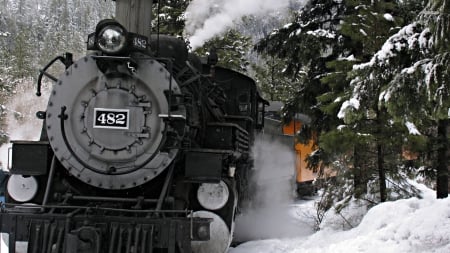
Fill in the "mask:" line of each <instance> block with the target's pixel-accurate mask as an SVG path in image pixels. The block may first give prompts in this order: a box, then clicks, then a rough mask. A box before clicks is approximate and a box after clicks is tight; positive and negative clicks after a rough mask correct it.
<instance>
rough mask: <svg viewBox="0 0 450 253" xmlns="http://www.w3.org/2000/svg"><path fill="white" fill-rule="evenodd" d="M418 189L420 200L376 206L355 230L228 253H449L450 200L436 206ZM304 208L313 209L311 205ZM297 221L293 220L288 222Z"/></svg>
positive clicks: (251, 245)
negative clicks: (420, 195)
mask: <svg viewBox="0 0 450 253" xmlns="http://www.w3.org/2000/svg"><path fill="white" fill-rule="evenodd" d="M420 188H421V190H422V192H423V198H422V199H417V198H411V199H404V200H398V201H395V202H387V203H383V204H380V205H377V206H375V207H373V208H372V209H370V210H369V211H368V213H367V214H366V215H365V216H364V218H363V219H362V221H361V223H360V224H359V225H358V226H357V227H355V228H353V229H350V230H347V231H342V230H336V229H335V228H334V229H332V228H327V227H324V228H322V230H320V231H319V232H316V233H313V234H310V235H306V236H305V234H299V235H298V236H297V237H293V236H295V235H294V234H292V235H291V237H290V238H274V239H268V240H256V241H250V242H247V243H244V244H241V245H239V246H237V247H236V248H232V249H230V251H229V253H300V252H301V253H322V252H323V253H325V252H326V253H329V252H333V253H336V252H345V253H352V252H358V253H370V252H373V253H376V252H377V253H378V252H383V253H389V252H393V253H394V252H395V253H403V252H408V253H419V252H432V253H448V252H450V198H447V199H440V200H438V199H435V198H436V197H435V196H436V195H435V192H434V191H432V190H429V189H427V188H425V187H424V186H422V187H420ZM306 205H307V206H309V207H312V206H313V205H311V204H310V203H306ZM304 208H305V205H297V206H294V207H292V209H291V210H292V211H293V212H294V213H295V212H296V210H302V211H300V213H305V210H304ZM308 212H309V213H310V214H312V213H313V212H311V211H307V212H306V213H308ZM297 213H298V212H297ZM299 218H301V217H299V216H298V217H294V219H293V221H292V222H293V223H294V222H295V220H296V219H299ZM305 229H306V230H308V228H306V227H305ZM306 234H307V233H306Z"/></svg>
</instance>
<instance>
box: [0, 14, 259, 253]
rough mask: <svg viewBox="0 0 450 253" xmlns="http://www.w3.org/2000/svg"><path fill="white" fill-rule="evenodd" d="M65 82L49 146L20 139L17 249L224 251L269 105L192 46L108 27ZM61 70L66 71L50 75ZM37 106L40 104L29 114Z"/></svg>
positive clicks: (12, 239) (14, 192) (11, 207)
mask: <svg viewBox="0 0 450 253" xmlns="http://www.w3.org/2000/svg"><path fill="white" fill-rule="evenodd" d="M87 49H88V50H89V51H88V52H89V53H88V54H87V55H86V56H84V57H82V58H81V59H79V60H77V61H74V60H73V59H72V55H71V54H69V53H66V54H64V55H63V56H58V57H56V58H55V59H54V60H52V61H51V62H50V63H49V64H48V65H47V66H45V67H44V68H43V70H41V73H40V76H39V79H38V89H37V95H40V93H41V91H40V86H41V81H42V78H43V77H49V78H50V79H53V81H54V84H53V87H52V90H51V94H50V97H49V100H48V106H47V108H46V110H45V111H40V112H37V117H38V118H40V119H42V120H43V128H42V133H41V137H40V139H39V140H38V141H24V140H16V141H12V165H11V169H10V177H9V179H8V183H7V190H6V203H3V204H2V207H1V212H0V221H1V223H0V224H1V226H0V230H1V232H2V233H5V234H8V235H9V239H8V242H9V252H10V253H13V252H15V250H16V245H17V243H18V242H26V245H27V246H26V247H27V249H28V252H66V253H75V252H83V253H91V252H92V253H100V252H101V253H103V252H104V253H106V252H108V253H110V252H111V253H112V252H115V253H116V252H135V253H137V252H169V253H174V252H212V253H214V252H225V251H226V249H227V248H228V247H229V245H230V242H231V239H232V233H233V223H234V217H235V214H236V211H237V210H238V209H239V206H240V204H241V203H242V201H243V199H246V198H248V195H249V182H248V179H249V175H250V173H251V169H252V161H251V157H250V155H249V152H250V147H251V145H252V143H253V139H254V136H255V134H256V132H257V131H259V130H260V129H262V127H263V124H264V122H263V119H264V115H263V114H264V106H265V105H266V103H267V102H266V101H265V100H264V99H262V98H261V97H260V95H259V93H258V91H257V87H256V84H255V82H254V81H253V80H252V79H251V78H249V77H248V76H245V75H243V74H240V73H238V72H236V71H233V70H230V69H226V68H222V67H219V66H216V63H217V57H216V54H215V53H214V52H212V53H210V55H209V56H208V57H207V58H201V57H199V56H197V55H195V54H192V53H189V51H188V48H187V45H186V44H185V42H184V41H182V40H180V39H178V38H175V37H171V36H166V35H152V36H151V37H150V38H147V37H145V36H143V35H140V34H136V33H132V32H128V31H127V30H126V28H125V27H124V26H122V25H121V24H119V23H118V22H116V21H115V20H103V21H101V22H100V23H99V24H98V25H97V27H96V30H95V32H94V33H92V34H90V35H89V36H88V40H87ZM56 62H62V63H63V64H64V67H65V71H64V72H63V73H62V74H61V75H60V76H59V77H58V78H57V77H54V76H52V75H51V74H49V73H48V72H47V69H48V68H49V67H50V66H51V65H53V64H54V63H56ZM30 106H31V105H30Z"/></svg>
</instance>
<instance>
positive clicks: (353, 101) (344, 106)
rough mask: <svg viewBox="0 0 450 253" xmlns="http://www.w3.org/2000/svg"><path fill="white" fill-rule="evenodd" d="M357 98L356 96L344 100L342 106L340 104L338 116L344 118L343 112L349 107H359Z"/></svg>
mask: <svg viewBox="0 0 450 253" xmlns="http://www.w3.org/2000/svg"><path fill="white" fill-rule="evenodd" d="M359 105H360V104H359V100H358V99H357V98H351V99H350V100H347V101H345V102H344V103H343V104H342V106H341V110H340V111H339V113H338V115H337V116H338V118H340V119H343V118H345V114H346V112H347V111H348V110H350V109H351V108H354V109H356V110H358V109H359Z"/></svg>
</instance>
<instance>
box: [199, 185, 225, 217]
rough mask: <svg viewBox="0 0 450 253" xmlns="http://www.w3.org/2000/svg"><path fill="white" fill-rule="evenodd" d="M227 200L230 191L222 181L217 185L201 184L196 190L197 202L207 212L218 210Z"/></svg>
mask: <svg viewBox="0 0 450 253" xmlns="http://www.w3.org/2000/svg"><path fill="white" fill-rule="evenodd" d="M229 198H230V191H229V190H228V186H227V184H225V182H223V181H220V183H218V184H212V183H203V184H201V185H200V187H199V188H198V190H197V199H198V202H199V203H200V205H202V206H203V207H204V208H206V209H208V210H218V209H220V208H222V207H224V206H225V204H226V203H227V202H228V199H229Z"/></svg>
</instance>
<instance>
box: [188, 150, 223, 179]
mask: <svg viewBox="0 0 450 253" xmlns="http://www.w3.org/2000/svg"><path fill="white" fill-rule="evenodd" d="M222 161H223V154H221V153H212V152H196V151H190V152H187V153H186V167H185V168H186V171H185V173H186V177H187V178H188V179H189V180H191V181H194V182H210V183H219V182H220V179H221V175H222V164H223V162H222Z"/></svg>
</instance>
